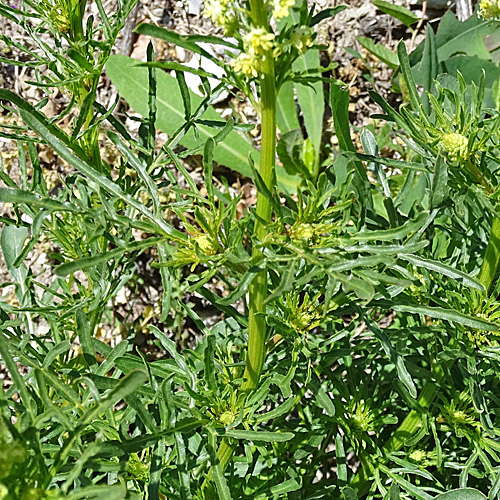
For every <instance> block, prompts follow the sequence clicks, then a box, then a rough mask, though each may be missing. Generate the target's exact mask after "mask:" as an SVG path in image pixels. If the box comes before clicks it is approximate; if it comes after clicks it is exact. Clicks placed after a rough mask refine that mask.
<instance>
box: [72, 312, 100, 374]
mask: <svg viewBox="0 0 500 500" xmlns="http://www.w3.org/2000/svg"><path fill="white" fill-rule="evenodd" d="M75 318H76V331H77V332H78V338H79V339H80V345H81V346H82V351H83V356H84V358H85V362H86V363H87V364H88V365H89V366H90V367H93V366H94V365H95V364H96V363H97V360H96V357H95V351H94V346H93V345H92V337H91V333H90V322H89V319H88V318H87V315H86V314H85V313H84V312H83V310H82V309H77V310H76V313H75ZM91 369H92V368H91Z"/></svg>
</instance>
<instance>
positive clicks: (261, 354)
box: [243, 0, 276, 390]
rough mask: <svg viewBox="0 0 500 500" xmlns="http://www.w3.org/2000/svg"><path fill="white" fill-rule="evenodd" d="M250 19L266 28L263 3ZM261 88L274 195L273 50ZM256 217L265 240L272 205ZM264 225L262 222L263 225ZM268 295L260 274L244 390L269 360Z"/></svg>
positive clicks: (262, 201)
mask: <svg viewBox="0 0 500 500" xmlns="http://www.w3.org/2000/svg"><path fill="white" fill-rule="evenodd" d="M250 9H251V16H252V18H253V21H254V23H255V25H256V26H257V27H262V28H267V26H266V25H268V21H267V12H266V10H265V6H264V2H263V1H262V0H251V1H250ZM260 88H261V100H260V107H261V123H262V142H261V153H260V169H259V174H260V176H261V177H262V180H263V181H264V183H265V185H266V186H267V188H268V189H269V191H271V192H272V190H273V184H274V179H275V173H274V162H275V156H276V88H275V75H274V58H273V53H272V49H271V50H269V51H267V52H266V54H265V55H264V61H263V72H262V74H261V79H260ZM257 215H258V217H259V220H256V222H255V229H254V234H255V236H256V239H257V240H262V239H263V238H264V237H265V236H266V233H267V230H268V228H267V227H266V223H267V222H270V220H271V204H270V202H269V200H268V199H267V198H266V197H265V196H262V195H259V196H258V199H257ZM261 221H262V222H261ZM260 256H261V252H260V250H259V249H257V248H254V250H253V258H254V260H258V259H259V257H260ZM266 295H267V271H265V270H264V271H262V272H260V273H259V274H258V275H257V276H256V277H255V278H254V280H253V282H252V284H251V285H250V287H249V322H248V351H247V359H246V367H245V374H244V377H245V378H246V382H245V384H244V386H243V389H244V390H251V389H254V388H255V387H257V386H258V384H259V378H260V374H261V372H262V367H263V366H264V361H265V357H266V341H267V338H266V337H267V336H266V319H265V314H264V313H265V305H264V300H265V298H266Z"/></svg>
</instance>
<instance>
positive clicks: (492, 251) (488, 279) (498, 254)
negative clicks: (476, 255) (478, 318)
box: [479, 216, 500, 293]
mask: <svg viewBox="0 0 500 500" xmlns="http://www.w3.org/2000/svg"><path fill="white" fill-rule="evenodd" d="M499 264H500V218H499V217H497V216H495V218H494V219H493V223H492V224H491V232H490V239H489V241H488V246H487V247H486V252H485V253H484V260H483V265H482V266H481V271H480V273H479V281H480V282H481V283H482V284H483V285H484V286H485V288H486V293H488V291H489V289H490V287H491V285H492V283H493V280H494V279H495V275H496V272H497V270H498V266H499Z"/></svg>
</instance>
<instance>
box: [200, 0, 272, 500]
mask: <svg viewBox="0 0 500 500" xmlns="http://www.w3.org/2000/svg"><path fill="white" fill-rule="evenodd" d="M250 15H251V17H252V20H253V23H254V25H255V26H256V27H262V28H264V29H266V30H267V29H268V27H269V23H268V18H267V10H266V7H265V2H264V1H263V0H250ZM260 89H261V98H260V112H261V127H262V128H261V134H262V140H261V152H260V167H259V174H260V176H261V178H262V180H263V181H264V184H265V185H266V187H267V188H268V190H269V191H270V192H272V191H273V189H274V180H275V172H274V167H275V157H276V86H275V73H274V56H273V51H272V49H271V50H268V51H267V52H266V53H265V55H264V61H263V71H262V73H261V78H260ZM257 216H258V217H259V220H256V221H255V227H254V236H255V239H256V240H257V241H261V240H263V239H264V237H265V236H266V234H267V231H268V227H267V223H270V221H271V203H270V201H269V200H268V199H267V198H266V197H265V196H264V195H263V194H260V193H259V195H258V198H257ZM261 221H262V222H261ZM252 256H253V259H254V261H258V260H259V259H260V258H261V256H262V253H261V251H260V249H258V248H256V247H254V249H253V253H252ZM266 296H267V271H266V270H263V271H261V272H260V273H259V274H257V276H256V277H255V278H254V280H253V282H252V283H251V285H250V287H249V298H248V300H249V321H248V348H247V357H246V366H245V373H244V378H245V379H246V381H245V383H244V384H243V386H242V390H243V391H244V392H248V391H251V390H253V389H255V388H256V387H258V385H259V380H260V375H261V372H262V367H263V366H264V361H265V358H266V354H267V348H266V346H267V330H266V318H265V304H264V301H265V299H266ZM234 448H235V445H234V444H233V443H231V442H230V440H228V439H227V438H224V439H223V440H222V442H221V444H220V447H219V450H218V451H217V458H218V460H219V462H220V465H221V467H222V470H224V469H225V468H226V466H227V464H228V463H229V461H230V460H231V457H232V455H233V453H234ZM202 491H203V493H204V495H205V498H207V499H211V498H217V497H216V496H213V495H214V494H215V492H214V491H213V489H212V488H211V487H210V486H209V485H208V484H207V482H205V483H204V484H203V486H202Z"/></svg>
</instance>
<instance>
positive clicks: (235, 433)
mask: <svg viewBox="0 0 500 500" xmlns="http://www.w3.org/2000/svg"><path fill="white" fill-rule="evenodd" d="M222 434H223V435H225V436H228V437H231V438H234V439H243V440H245V441H264V442H266V443H281V442H284V441H290V439H293V438H294V437H295V434H293V433H292V432H267V431H243V430H241V431H240V430H229V431H225V432H222Z"/></svg>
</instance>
